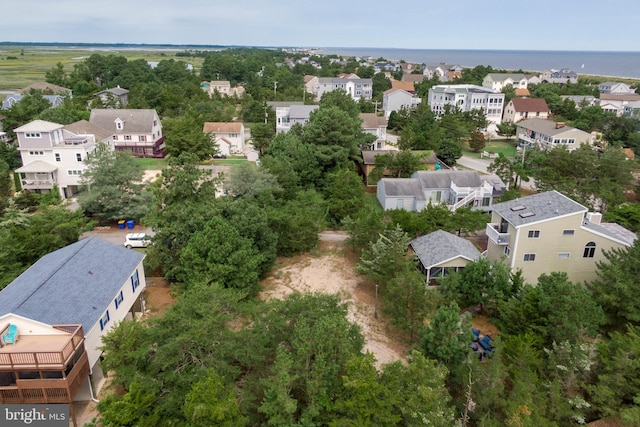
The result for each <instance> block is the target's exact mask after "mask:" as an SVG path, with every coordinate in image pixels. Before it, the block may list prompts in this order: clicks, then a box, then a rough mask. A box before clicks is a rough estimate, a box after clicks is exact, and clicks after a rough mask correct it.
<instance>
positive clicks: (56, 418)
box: [0, 404, 69, 427]
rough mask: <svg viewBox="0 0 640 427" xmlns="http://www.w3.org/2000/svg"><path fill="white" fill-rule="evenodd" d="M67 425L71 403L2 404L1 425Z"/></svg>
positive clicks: (50, 426) (0, 406) (39, 426)
mask: <svg viewBox="0 0 640 427" xmlns="http://www.w3.org/2000/svg"><path fill="white" fill-rule="evenodd" d="M25 425H28V426H37V427H67V426H68V425H69V405H28V404H21V405H0V426H2V427H5V426H6V427H9V426H25Z"/></svg>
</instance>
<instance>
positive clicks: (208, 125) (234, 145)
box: [202, 122, 245, 156]
mask: <svg viewBox="0 0 640 427" xmlns="http://www.w3.org/2000/svg"><path fill="white" fill-rule="evenodd" d="M202 131H203V132H204V133H206V134H209V138H210V139H211V141H212V142H213V143H214V145H215V146H216V148H217V150H218V152H219V153H220V154H223V155H225V156H228V155H230V154H241V153H243V152H244V142H245V141H244V124H242V123H240V122H205V123H204V126H203V128H202Z"/></svg>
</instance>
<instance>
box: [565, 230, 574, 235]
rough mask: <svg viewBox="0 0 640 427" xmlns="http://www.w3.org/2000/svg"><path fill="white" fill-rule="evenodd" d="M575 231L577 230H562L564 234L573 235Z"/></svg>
mask: <svg viewBox="0 0 640 427" xmlns="http://www.w3.org/2000/svg"><path fill="white" fill-rule="evenodd" d="M575 232H576V231H575V230H562V235H563V236H573V235H574V233H575Z"/></svg>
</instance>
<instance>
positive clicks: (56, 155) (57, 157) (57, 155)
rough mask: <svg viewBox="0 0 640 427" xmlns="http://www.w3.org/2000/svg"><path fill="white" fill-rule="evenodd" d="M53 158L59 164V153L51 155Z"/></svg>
mask: <svg viewBox="0 0 640 427" xmlns="http://www.w3.org/2000/svg"><path fill="white" fill-rule="evenodd" d="M53 157H55V159H56V162H61V161H62V159H61V158H60V153H53Z"/></svg>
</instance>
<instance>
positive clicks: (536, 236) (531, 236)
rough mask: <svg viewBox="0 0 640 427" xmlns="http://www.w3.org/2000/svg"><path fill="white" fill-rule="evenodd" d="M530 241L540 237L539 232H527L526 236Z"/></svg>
mask: <svg viewBox="0 0 640 427" xmlns="http://www.w3.org/2000/svg"><path fill="white" fill-rule="evenodd" d="M527 237H529V238H530V239H537V238H538V237H540V230H529V234H528V236H527Z"/></svg>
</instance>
